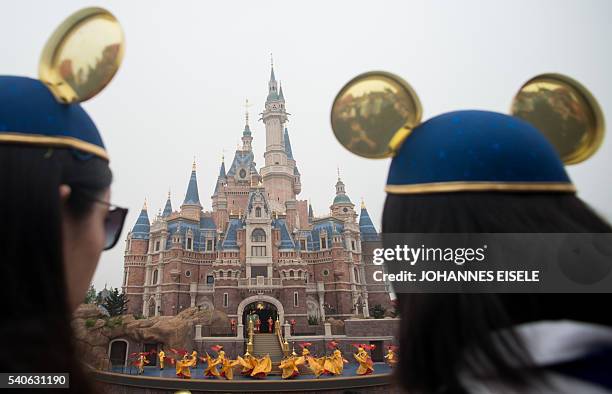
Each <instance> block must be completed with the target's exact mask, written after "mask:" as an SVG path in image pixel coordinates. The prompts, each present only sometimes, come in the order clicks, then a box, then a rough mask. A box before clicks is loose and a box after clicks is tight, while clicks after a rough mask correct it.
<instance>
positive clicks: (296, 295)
mask: <svg viewBox="0 0 612 394" xmlns="http://www.w3.org/2000/svg"><path fill="white" fill-rule="evenodd" d="M298 297H299V296H298V292H297V291H294V292H293V306H294V307H298V306H300V303H299V298H298Z"/></svg>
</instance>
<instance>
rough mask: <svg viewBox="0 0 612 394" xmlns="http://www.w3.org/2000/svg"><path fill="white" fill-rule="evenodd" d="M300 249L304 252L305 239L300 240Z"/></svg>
mask: <svg viewBox="0 0 612 394" xmlns="http://www.w3.org/2000/svg"><path fill="white" fill-rule="evenodd" d="M300 249H301V250H306V240H305V239H300Z"/></svg>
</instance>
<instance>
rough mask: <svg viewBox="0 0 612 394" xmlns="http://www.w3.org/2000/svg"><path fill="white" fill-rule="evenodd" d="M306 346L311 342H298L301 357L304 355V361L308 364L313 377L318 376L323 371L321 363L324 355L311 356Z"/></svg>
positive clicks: (323, 360)
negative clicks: (318, 356)
mask: <svg viewBox="0 0 612 394" xmlns="http://www.w3.org/2000/svg"><path fill="white" fill-rule="evenodd" d="M308 346H312V343H310V342H302V343H300V347H301V348H302V357H304V361H305V362H306V365H307V366H308V368H309V369H310V371H311V372H312V373H313V374H314V376H315V377H317V378H318V377H319V376H320V375H321V374H322V373H323V363H324V362H325V357H320V358H315V357H313V356H312V355H311V354H310V350H308Z"/></svg>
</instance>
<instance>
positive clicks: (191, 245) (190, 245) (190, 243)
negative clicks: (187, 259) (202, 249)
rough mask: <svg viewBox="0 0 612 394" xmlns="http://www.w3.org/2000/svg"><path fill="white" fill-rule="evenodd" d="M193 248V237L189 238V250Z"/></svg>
mask: <svg viewBox="0 0 612 394" xmlns="http://www.w3.org/2000/svg"><path fill="white" fill-rule="evenodd" d="M192 249H193V243H192V240H191V238H187V250H192Z"/></svg>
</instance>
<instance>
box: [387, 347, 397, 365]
mask: <svg viewBox="0 0 612 394" xmlns="http://www.w3.org/2000/svg"><path fill="white" fill-rule="evenodd" d="M396 351H397V347H396V346H388V347H387V354H385V361H386V362H387V364H389V366H390V367H395V366H396V365H397V363H398V362H399V359H398V357H397V353H396Z"/></svg>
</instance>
